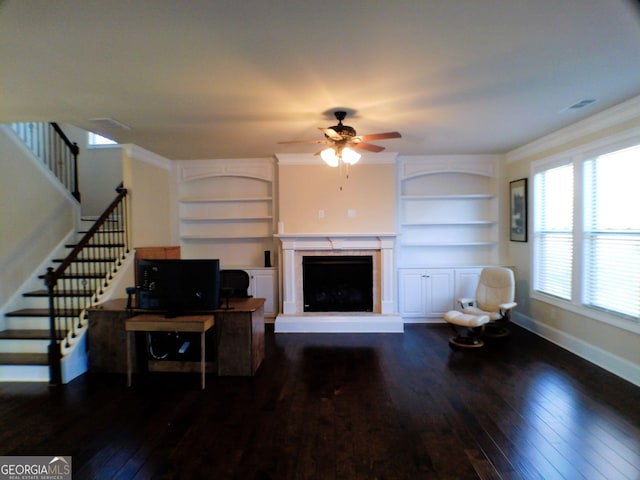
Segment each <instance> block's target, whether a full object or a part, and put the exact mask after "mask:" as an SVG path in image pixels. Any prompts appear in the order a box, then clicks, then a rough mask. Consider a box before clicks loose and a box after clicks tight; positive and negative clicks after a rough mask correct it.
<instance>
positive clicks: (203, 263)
mask: <svg viewBox="0 0 640 480" xmlns="http://www.w3.org/2000/svg"><path fill="white" fill-rule="evenodd" d="M138 282H139V285H138V307H139V308H141V309H150V310H164V311H166V312H167V314H169V315H180V314H182V313H189V312H197V311H207V310H215V309H217V308H219V307H220V294H219V289H220V260H218V259H198V260H177V259H171V260H146V259H142V260H139V261H138Z"/></svg>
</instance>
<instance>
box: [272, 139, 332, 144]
mask: <svg viewBox="0 0 640 480" xmlns="http://www.w3.org/2000/svg"><path fill="white" fill-rule="evenodd" d="M290 143H329V142H328V141H327V140H292V141H289V142H278V144H280V145H284V144H290Z"/></svg>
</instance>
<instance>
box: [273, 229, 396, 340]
mask: <svg viewBox="0 0 640 480" xmlns="http://www.w3.org/2000/svg"><path fill="white" fill-rule="evenodd" d="M276 237H277V238H279V239H280V241H281V242H282V254H281V259H282V311H281V313H280V314H278V316H277V317H276V321H275V331H276V333H294V332H309V333H313V332H318V333H320V332H324V333H341V332H397V333H401V332H402V331H403V330H404V326H403V322H402V317H400V315H398V311H397V306H396V289H395V279H394V276H395V268H394V256H395V255H394V244H395V237H396V234H395V233H373V234H360V233H351V234H349V233H347V234H316V233H298V234H288V233H279V234H277V235H276ZM305 257H320V260H317V262H323V261H325V262H326V261H327V258H326V257H331V258H330V259H329V261H335V259H336V258H339V259H341V260H340V261H342V260H343V259H344V258H345V257H347V258H351V257H359V258H360V259H359V260H357V262H358V263H360V265H359V267H358V268H361V267H362V265H361V263H364V262H368V261H369V260H368V259H371V262H372V265H371V270H372V279H371V280H369V281H368V282H367V283H368V284H369V286H370V287H369V288H371V289H372V292H371V296H372V306H371V308H369V303H368V300H367V301H366V303H365V302H359V303H360V305H359V306H357V307H354V306H352V307H350V308H351V310H346V309H342V310H340V308H342V307H338V306H337V305H338V304H339V303H340V302H338V301H336V300H335V297H334V300H333V301H332V302H324V303H330V304H331V305H330V306H328V305H323V306H322V307H318V306H315V307H311V306H310V307H309V309H307V307H306V306H305V305H307V304H308V302H306V301H305V298H304V293H303V288H304V285H303V284H304V283H305V280H304V277H305V274H304V272H303V270H304V268H303V262H304V259H305ZM362 258H365V259H367V260H362ZM312 262H313V260H312ZM325 266H326V265H325ZM334 278H335V276H334ZM338 278H340V277H338ZM334 283H335V282H334ZM327 288H328V287H327ZM321 303H322V302H321ZM309 305H311V304H310V303H309ZM311 308H314V309H315V308H317V310H313V311H312V310H310V309H311ZM320 308H322V310H321V309H320Z"/></svg>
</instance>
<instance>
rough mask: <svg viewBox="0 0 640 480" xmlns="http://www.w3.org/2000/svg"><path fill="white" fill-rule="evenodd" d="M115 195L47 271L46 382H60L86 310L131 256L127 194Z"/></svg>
mask: <svg viewBox="0 0 640 480" xmlns="http://www.w3.org/2000/svg"><path fill="white" fill-rule="evenodd" d="M116 191H117V192H118V196H117V197H116V198H115V200H114V201H113V202H112V203H111V205H109V207H108V208H107V209H106V210H105V211H104V213H103V214H102V215H101V216H100V218H99V219H98V220H97V221H96V222H95V224H94V225H93V226H92V227H91V228H90V229H89V231H88V232H87V233H86V234H85V235H84V236H83V238H82V239H81V240H80V241H79V242H78V243H77V245H75V246H74V248H73V250H72V251H71V252H70V253H69V255H68V256H67V257H66V258H65V259H63V260H62V261H61V263H60V266H58V268H56V269H54V268H53V267H49V268H48V269H47V273H46V274H45V275H44V282H45V285H46V287H47V290H48V296H49V334H50V343H49V348H48V355H49V383H50V384H52V385H60V384H61V383H62V370H61V360H62V352H63V349H64V348H68V347H69V346H70V345H71V344H72V343H73V340H74V339H75V338H76V337H77V336H78V334H79V330H80V329H82V328H83V327H84V326H86V323H87V312H86V309H87V308H89V307H91V306H93V305H95V304H96V303H98V300H99V298H100V296H101V295H102V294H103V293H104V289H105V288H106V287H107V286H108V285H109V282H110V281H111V280H112V279H113V275H114V274H115V273H116V272H117V270H118V268H120V266H121V265H122V262H123V260H124V259H125V258H126V256H127V254H128V253H129V252H130V239H129V232H128V231H129V228H128V227H129V222H128V208H127V190H126V189H124V188H122V187H118V189H116Z"/></svg>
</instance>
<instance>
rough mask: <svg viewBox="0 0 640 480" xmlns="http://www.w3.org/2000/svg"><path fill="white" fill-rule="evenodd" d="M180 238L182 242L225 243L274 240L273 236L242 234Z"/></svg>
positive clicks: (183, 236)
mask: <svg viewBox="0 0 640 480" xmlns="http://www.w3.org/2000/svg"><path fill="white" fill-rule="evenodd" d="M180 238H181V239H182V240H214V241H216V240H217V241H224V240H251V239H261V240H262V239H272V238H273V235H251V234H242V235H206V234H205V235H181V236H180Z"/></svg>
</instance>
